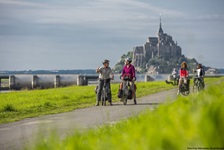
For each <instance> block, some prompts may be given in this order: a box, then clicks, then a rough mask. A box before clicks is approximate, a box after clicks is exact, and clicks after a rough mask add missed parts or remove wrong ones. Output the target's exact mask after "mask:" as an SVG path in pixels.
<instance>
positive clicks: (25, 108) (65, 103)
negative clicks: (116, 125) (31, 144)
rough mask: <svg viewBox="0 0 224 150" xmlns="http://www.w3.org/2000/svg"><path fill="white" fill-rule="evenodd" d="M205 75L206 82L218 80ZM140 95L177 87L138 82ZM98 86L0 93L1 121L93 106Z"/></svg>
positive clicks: (138, 95)
mask: <svg viewBox="0 0 224 150" xmlns="http://www.w3.org/2000/svg"><path fill="white" fill-rule="evenodd" d="M218 80H220V79H219V78H218V79H214V78H213V79H206V82H214V81H218ZM136 84H137V97H142V96H146V95H150V94H153V93H156V92H159V91H163V90H168V89H171V88H176V87H173V86H171V85H168V84H166V83H165V82H164V81H161V82H159V81H157V82H147V83H146V82H137V83H136ZM118 88H119V85H118V84H112V86H111V90H112V94H113V95H112V97H113V101H114V102H115V101H118V99H117V92H118ZM94 89H95V86H71V87H65V88H56V89H45V90H31V91H27V90H24V91H19V92H10V93H0V124H2V123H7V122H13V121H17V120H21V119H24V118H29V117H36V116H40V115H45V114H54V113H61V112H68V111H72V110H75V109H78V108H84V107H89V106H94V104H95V99H96V98H95V93H94Z"/></svg>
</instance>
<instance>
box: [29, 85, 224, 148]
mask: <svg viewBox="0 0 224 150" xmlns="http://www.w3.org/2000/svg"><path fill="white" fill-rule="evenodd" d="M223 89H224V83H223V82H222V83H219V84H216V85H212V86H210V87H209V88H207V89H206V90H205V91H203V92H200V93H199V94H191V95H189V96H187V97H184V96H179V97H178V98H177V99H176V101H174V102H173V103H167V104H165V105H160V106H158V107H157V108H156V109H155V110H153V111H150V110H146V111H145V112H142V113H141V114H139V115H137V116H134V117H131V118H129V119H126V120H123V121H120V122H119V123H117V124H114V125H104V126H101V127H98V128H97V129H89V130H87V131H84V132H77V131H75V132H74V134H73V135H70V136H69V137H67V138H65V139H64V140H59V136H57V135H55V134H53V135H52V136H50V138H42V139H39V141H37V143H36V145H34V146H33V147H32V148H31V147H29V148H28V149H30V148H31V149H34V150H45V149H46V150H48V149H54V150H63V149H66V150H74V149H77V150H86V149H88V150H105V149H108V150H125V149H128V150H185V149H196V148H197V149H200V148H208V149H210V148H214V149H215V148H224V109H223V106H224V92H223Z"/></svg>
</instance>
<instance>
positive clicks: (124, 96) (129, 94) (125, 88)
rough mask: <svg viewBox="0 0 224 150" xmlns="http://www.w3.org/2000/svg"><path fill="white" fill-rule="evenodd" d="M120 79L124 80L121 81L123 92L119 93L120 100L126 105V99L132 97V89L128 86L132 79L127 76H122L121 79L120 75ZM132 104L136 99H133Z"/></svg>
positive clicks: (135, 102)
mask: <svg viewBox="0 0 224 150" xmlns="http://www.w3.org/2000/svg"><path fill="white" fill-rule="evenodd" d="M120 79H121V80H123V81H124V82H123V88H122V90H123V92H122V94H121V101H122V102H123V104H124V105H126V104H127V100H128V99H130V100H131V99H132V92H133V91H132V90H131V88H130V81H132V79H131V78H130V77H128V76H126V77H124V78H123V79H122V76H120ZM135 80H136V78H135ZM134 104H135V105H136V104H137V101H136V99H134Z"/></svg>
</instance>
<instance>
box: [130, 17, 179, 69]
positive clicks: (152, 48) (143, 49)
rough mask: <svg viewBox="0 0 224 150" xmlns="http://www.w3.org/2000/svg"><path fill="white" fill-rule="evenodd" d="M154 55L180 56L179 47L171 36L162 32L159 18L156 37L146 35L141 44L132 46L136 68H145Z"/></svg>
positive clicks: (166, 58) (164, 56) (166, 57)
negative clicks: (144, 41) (145, 39)
mask: <svg viewBox="0 0 224 150" xmlns="http://www.w3.org/2000/svg"><path fill="white" fill-rule="evenodd" d="M155 56H159V57H163V58H164V59H165V60H169V59H171V58H173V57H179V56H181V47H180V46H178V45H177V42H174V41H173V38H172V36H170V35H168V34H166V33H164V32H163V29H162V23H161V18H160V26H159V30H158V32H157V37H148V39H147V41H146V43H145V44H144V45H143V46H136V47H134V48H133V64H134V65H135V67H136V68H145V67H146V66H145V65H146V64H147V63H148V62H149V60H150V59H151V58H154V57H155Z"/></svg>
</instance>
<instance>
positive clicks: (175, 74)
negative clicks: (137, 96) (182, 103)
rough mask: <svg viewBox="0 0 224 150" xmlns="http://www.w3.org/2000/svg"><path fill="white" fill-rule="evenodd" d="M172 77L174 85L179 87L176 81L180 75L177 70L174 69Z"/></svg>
mask: <svg viewBox="0 0 224 150" xmlns="http://www.w3.org/2000/svg"><path fill="white" fill-rule="evenodd" d="M172 76H173V80H174V85H177V83H176V81H177V78H178V76H179V75H178V71H177V69H176V68H173V71H172Z"/></svg>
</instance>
